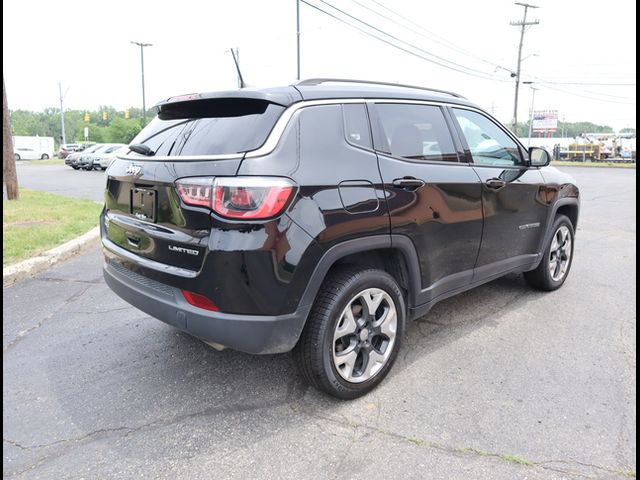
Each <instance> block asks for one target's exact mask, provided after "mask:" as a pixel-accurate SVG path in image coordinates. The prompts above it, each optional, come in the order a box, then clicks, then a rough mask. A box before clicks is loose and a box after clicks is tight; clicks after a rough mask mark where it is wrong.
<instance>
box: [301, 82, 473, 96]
mask: <svg viewBox="0 0 640 480" xmlns="http://www.w3.org/2000/svg"><path fill="white" fill-rule="evenodd" d="M330 82H332V83H360V84H364V85H384V86H386V87H402V88H416V89H418V90H427V91H429V92H436V93H444V94H445V95H451V96H452V97H457V98H465V97H463V96H462V95H459V94H457V93H454V92H449V91H447V90H439V89H437V88H427V87H418V86H416V85H404V84H402V83H389V82H375V81H371V80H349V79H345V78H307V79H305V80H300V81H298V82H296V83H294V84H293V85H294V86H296V87H297V86H310V85H320V84H322V83H330Z"/></svg>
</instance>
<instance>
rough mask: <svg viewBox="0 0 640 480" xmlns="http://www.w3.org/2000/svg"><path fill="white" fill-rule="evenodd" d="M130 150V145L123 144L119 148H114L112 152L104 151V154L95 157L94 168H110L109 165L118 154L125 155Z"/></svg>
mask: <svg viewBox="0 0 640 480" xmlns="http://www.w3.org/2000/svg"><path fill="white" fill-rule="evenodd" d="M128 151H129V147H128V146H127V145H122V146H120V147H119V148H118V149H116V150H113V151H112V152H104V153H102V154H98V155H96V157H95V158H94V159H93V168H99V169H101V170H106V169H107V168H109V165H111V164H112V163H113V161H114V160H115V159H116V157H117V156H118V155H124V154H126V153H127V152H128Z"/></svg>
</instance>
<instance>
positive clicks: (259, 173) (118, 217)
mask: <svg viewBox="0 0 640 480" xmlns="http://www.w3.org/2000/svg"><path fill="white" fill-rule="evenodd" d="M156 110H157V118H155V119H154V120H153V121H152V122H151V123H150V124H149V125H148V126H147V127H146V128H145V129H144V130H142V132H141V133H140V134H139V135H138V136H137V137H136V138H135V139H134V140H133V142H132V144H131V145H130V146H129V148H130V149H131V151H130V152H129V153H128V154H127V155H125V156H123V157H119V158H118V159H117V160H116V161H115V162H114V163H113V164H112V165H111V166H110V167H109V169H108V172H107V175H108V180H107V187H106V192H105V200H106V204H105V208H104V211H103V213H102V217H101V230H102V243H103V246H104V254H105V263H104V276H105V279H106V282H107V283H108V285H109V286H110V287H111V288H112V289H113V290H114V291H115V292H116V293H117V294H118V295H119V296H121V297H122V298H123V299H125V300H126V301H128V302H129V303H131V304H132V305H134V306H136V307H137V308H139V309H141V310H143V311H144V312H146V313H148V314H149V315H152V316H154V317H156V318H158V319H160V320H162V321H164V322H166V323H168V324H171V325H173V326H174V327H176V328H178V329H180V330H183V331H185V332H188V333H190V334H191V335H194V336H195V337H198V338H200V339H202V340H204V341H205V342H207V343H209V344H210V345H212V346H214V347H217V348H223V347H230V348H233V349H237V350H241V351H244V352H249V353H255V354H261V353H262V354H266V353H277V352H287V351H289V350H292V349H293V352H294V358H295V361H296V363H297V364H298V366H299V368H300V370H301V372H302V374H303V375H304V377H305V378H306V379H307V380H308V381H309V382H310V383H311V384H313V385H314V386H316V387H318V388H320V389H322V390H324V391H326V392H328V393H329V394H331V395H334V396H337V397H340V398H354V397H357V396H359V395H362V394H363V393H365V392H367V391H369V390H371V389H372V388H373V387H375V386H376V385H377V384H378V383H379V382H380V381H381V380H382V379H383V378H384V376H385V375H386V374H387V373H388V371H389V369H390V368H391V366H392V364H393V362H394V360H395V358H396V356H397V354H398V350H399V348H400V343H401V339H402V336H403V333H404V331H405V328H406V322H408V321H409V320H412V319H415V318H418V317H421V316H422V315H425V314H426V313H427V312H428V311H429V309H430V308H431V307H432V306H433V305H434V304H435V303H436V302H438V301H440V300H443V299H445V298H447V297H450V296H452V295H454V294H456V293H459V292H462V291H464V290H468V289H470V288H473V287H475V286H478V285H480V284H483V283H485V282H488V281H490V280H493V279H495V278H497V277H500V276H502V275H504V274H506V273H509V272H525V277H526V279H527V280H528V282H529V283H530V284H531V285H532V286H534V287H536V288H538V289H542V290H554V289H556V288H558V287H560V286H561V285H562V284H563V282H564V281H565V279H566V278H567V274H568V272H569V268H570V267H571V261H572V255H573V244H574V242H573V238H574V233H575V230H576V226H577V221H578V210H579V192H578V188H577V187H576V185H575V183H574V181H573V180H572V179H571V178H570V177H569V176H567V175H565V174H563V173H561V172H559V171H558V170H556V169H555V168H553V167H548V166H547V165H548V163H549V155H548V153H547V152H546V151H545V150H542V149H536V148H531V149H529V151H527V150H526V149H525V148H524V147H523V146H522V145H521V144H520V143H519V142H518V139H517V138H516V137H515V136H514V135H513V134H512V133H511V132H509V131H508V130H507V129H506V128H504V127H503V126H501V125H500V124H499V123H498V122H497V121H496V120H495V119H493V118H492V117H491V116H490V115H488V114H487V113H486V112H484V111H483V110H482V109H480V108H478V107H477V106H475V105H473V104H472V103H470V102H469V101H467V100H465V99H464V98H463V97H461V96H460V95H457V94H454V93H449V92H444V91H439V90H433V89H424V88H418V87H409V86H401V85H391V84H382V83H373V82H361V81H346V80H329V79H313V80H306V81H302V82H299V83H296V84H295V85H292V86H287V87H281V88H274V89H255V90H254V89H241V90H238V91H229V92H215V93H206V94H193V95H184V96H180V97H173V98H170V99H168V100H167V101H164V102H161V103H159V104H158V105H157V106H156Z"/></svg>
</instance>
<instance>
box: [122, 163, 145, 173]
mask: <svg viewBox="0 0 640 480" xmlns="http://www.w3.org/2000/svg"><path fill="white" fill-rule="evenodd" d="M141 171H142V167H141V166H140V165H136V164H135V163H132V164H131V165H129V166H128V167H127V169H126V170H125V171H124V173H126V174H127V175H140V172H141Z"/></svg>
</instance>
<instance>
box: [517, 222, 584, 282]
mask: <svg viewBox="0 0 640 480" xmlns="http://www.w3.org/2000/svg"><path fill="white" fill-rule="evenodd" d="M551 231H552V235H551V238H550V239H549V240H548V241H547V246H546V248H545V250H544V254H543V257H542V260H541V261H540V264H539V265H538V267H537V268H536V269H535V270H531V271H530V272H525V274H524V278H525V279H526V281H527V282H528V283H529V285H531V286H532V287H534V288H537V289H538V290H545V291H548V292H549V291H552V290H556V289H558V288H560V287H561V286H562V284H563V283H564V281H565V280H566V279H567V276H568V275H569V269H570V268H571V262H572V260H573V244H574V242H573V237H574V231H573V224H572V223H571V220H569V218H568V217H566V216H564V215H558V216H557V217H556V219H555V221H554V222H553V227H552V229H551Z"/></svg>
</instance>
